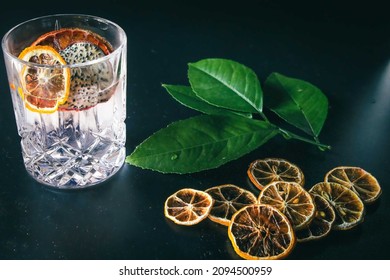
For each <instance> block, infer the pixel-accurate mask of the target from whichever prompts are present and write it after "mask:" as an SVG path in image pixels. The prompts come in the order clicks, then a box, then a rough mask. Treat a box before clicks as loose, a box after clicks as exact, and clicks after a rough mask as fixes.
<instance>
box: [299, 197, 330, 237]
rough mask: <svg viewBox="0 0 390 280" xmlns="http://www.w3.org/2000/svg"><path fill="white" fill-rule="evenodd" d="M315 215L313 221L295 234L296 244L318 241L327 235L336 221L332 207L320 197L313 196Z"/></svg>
mask: <svg viewBox="0 0 390 280" xmlns="http://www.w3.org/2000/svg"><path fill="white" fill-rule="evenodd" d="M313 198H314V204H315V205H316V213H315V215H314V219H313V220H312V221H311V222H310V223H309V225H307V226H306V227H304V228H303V229H301V230H297V231H296V232H295V234H296V237H297V240H298V242H306V241H310V240H316V239H320V238H322V237H324V236H326V235H328V234H329V232H330V231H331V229H332V225H333V223H334V221H335V219H336V214H335V212H334V209H333V207H332V205H331V204H330V203H329V202H328V201H327V200H326V199H325V198H323V197H322V196H319V195H318V194H313Z"/></svg>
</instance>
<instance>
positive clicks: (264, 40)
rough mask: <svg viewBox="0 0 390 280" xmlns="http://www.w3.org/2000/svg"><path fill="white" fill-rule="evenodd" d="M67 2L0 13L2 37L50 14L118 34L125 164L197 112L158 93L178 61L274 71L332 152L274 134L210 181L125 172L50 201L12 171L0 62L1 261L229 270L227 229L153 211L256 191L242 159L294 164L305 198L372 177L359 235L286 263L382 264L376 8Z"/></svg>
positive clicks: (309, 247)
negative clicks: (113, 25) (310, 103)
mask: <svg viewBox="0 0 390 280" xmlns="http://www.w3.org/2000/svg"><path fill="white" fill-rule="evenodd" d="M78 2H80V3H77V4H76V3H73V2H72V1H67V5H66V6H61V5H56V4H53V3H54V1H45V0H43V1H40V2H39V3H40V5H32V6H26V5H22V4H21V3H20V5H14V8H12V9H5V8H2V10H1V11H0V15H1V17H0V18H1V26H0V31H1V34H4V33H5V32H6V31H7V30H8V29H10V28H11V27H12V26H14V25H15V24H17V23H19V22H21V21H24V20H27V19H29V18H32V17H36V16H41V15H45V14H50V13H86V14H94V15H97V16H101V17H105V18H108V19H110V20H112V21H114V22H117V23H118V24H120V25H121V26H122V27H123V28H124V29H125V31H126V33H127V35H128V95H127V96H128V104H127V109H128V112H127V120H126V123H127V131H128V132H127V137H128V140H127V144H126V147H127V151H128V153H130V152H131V151H132V150H133V149H134V147H135V146H136V145H137V144H139V143H140V142H141V141H142V140H144V139H145V138H146V137H148V136H149V135H150V134H151V133H153V132H155V131H156V130H158V129H160V128H162V127H164V126H166V125H168V124H169V123H170V122H172V121H174V120H179V119H183V118H186V117H189V116H193V115H195V114H196V112H194V111H191V110H190V109H187V108H185V107H183V106H181V105H180V104H178V103H177V102H176V101H174V100H173V99H172V98H171V97H170V96H169V95H168V94H167V93H166V92H165V91H164V89H163V88H162V87H161V83H170V84H187V78H186V71H187V63H188V62H195V61H197V60H200V59H203V58H208V57H221V58H229V59H233V60H236V61H238V62H241V63H243V64H245V65H247V66H248V67H250V68H252V69H253V70H254V71H255V72H256V73H257V74H258V76H259V78H260V80H261V81H262V82H263V81H264V80H265V78H266V77H267V75H268V74H269V73H271V72H272V71H277V72H280V73H283V74H285V75H289V76H292V77H296V78H301V79H304V80H307V81H310V82H311V83H313V84H315V85H317V86H318V87H319V88H321V89H322V90H323V91H324V92H325V94H326V95H327V96H328V98H329V103H330V109H329V116H328V119H327V121H326V123H325V126H324V128H323V131H322V133H321V135H320V138H321V140H322V142H324V143H326V144H329V145H331V146H332V150H331V151H327V152H321V151H320V150H318V149H317V148H316V147H314V146H311V145H308V144H305V143H302V142H297V141H287V140H285V139H283V138H281V137H278V138H275V139H273V140H271V141H270V142H268V143H267V144H266V145H264V146H263V147H261V148H259V149H258V150H256V151H254V152H252V153H250V154H248V155H246V156H244V157H243V158H241V159H239V160H236V161H233V162H231V163H229V164H226V165H224V166H222V167H220V168H218V169H215V170H210V171H205V172H200V173H196V174H190V175H164V174H160V173H156V172H152V171H148V170H141V169H139V168H136V167H133V166H128V165H124V166H123V168H122V169H121V170H120V171H119V173H117V175H115V176H114V177H113V178H112V179H110V180H109V181H107V182H105V183H103V184H101V185H99V186H97V187H95V188H92V189H88V190H84V191H78V192H63V191H54V190H52V189H48V188H47V187H44V186H42V185H40V184H38V183H36V182H35V181H34V180H33V179H32V178H30V177H29V176H28V175H27V173H26V171H25V170H24V166H23V162H22V157H21V152H20V146H19V136H18V135H17V131H16V125H15V118H14V114H13V110H12V104H11V98H10V95H9V89H8V82H7V78H6V73H5V66H4V63H3V60H1V64H2V65H1V67H0V69H1V71H0V81H1V83H0V85H1V96H2V100H1V102H0V111H1V112H0V127H1V138H0V139H1V140H0V141H1V143H0V258H1V259H238V257H237V256H236V255H235V253H234V252H233V249H232V247H231V245H230V242H229V240H228V237H227V232H226V228H225V227H222V226H219V225H216V224H214V223H212V222H211V221H209V220H206V221H204V222H202V223H201V224H199V225H197V226H193V227H180V226H177V225H174V224H173V223H171V222H170V221H168V220H166V219H165V218H164V214H163V204H164V201H165V199H166V198H167V196H169V195H170V194H171V193H173V192H175V191H177V190H178V189H180V188H182V187H192V188H197V189H207V188H209V187H211V186H214V185H218V184H225V183H233V184H237V185H239V186H242V187H245V188H248V189H250V190H253V191H254V192H255V193H256V194H257V191H256V190H255V189H253V188H252V187H251V186H250V185H249V183H248V182H247V179H246V169H247V166H248V165H249V163H250V162H251V161H252V160H254V159H257V158H264V157H282V158H286V159H288V160H291V161H293V162H295V163H296V164H298V165H299V166H300V167H301V168H302V170H303V171H304V173H305V175H306V187H307V188H310V187H311V186H312V185H313V184H315V183H317V182H319V181H321V180H323V177H324V175H325V173H326V172H327V171H328V170H330V169H331V168H333V167H335V166H339V165H351V166H360V167H362V168H364V169H366V170H367V171H369V172H371V173H372V174H373V175H374V176H376V178H377V179H378V180H379V182H380V183H381V186H382V189H383V194H382V196H381V198H380V199H379V201H377V202H376V203H375V204H373V205H370V206H368V207H367V214H366V218H365V221H364V223H363V224H361V225H360V226H358V227H357V228H355V229H353V230H349V231H345V232H332V233H331V234H330V235H329V236H328V237H326V238H324V239H323V240H320V241H318V242H309V243H305V244H297V246H296V248H295V249H294V251H293V253H292V254H291V255H290V256H289V259H387V258H388V248H390V241H389V238H388V235H389V231H390V226H389V217H390V214H389V213H390V207H389V205H390V204H389V200H390V192H389V191H388V188H389V185H390V179H389V176H390V160H389V156H390V145H389V139H390V125H389V117H390V36H389V34H390V32H389V31H390V23H389V19H388V17H387V15H386V12H385V11H386V9H384V8H383V7H379V6H374V5H373V6H367V5H366V6H359V5H358V4H356V3H355V4H353V5H352V4H351V5H350V4H347V3H344V4H336V3H335V4H329V3H328V4H323V3H311V2H310V1H303V2H299V1H298V2H294V4H291V3H289V2H287V1H286V3H283V2H282V1H239V2H236V3H228V2H225V3H223V2H222V1H221V2H213V1H200V2H197V3H185V1H182V2H180V1H177V3H173V2H170V1H168V2H164V3H161V2H160V1H156V2H153V1H143V2H142V1H139V2H141V3H139V2H135V1H128V3H126V1H120V0H113V1H106V2H105V4H100V3H99V2H96V1H92V2H90V1H86V2H82V1H78ZM108 2H109V3H108ZM194 2H196V1H194ZM312 2H315V1H312ZM29 3H32V2H29ZM107 3H108V4H107ZM366 4H367V3H366ZM368 5H369V4H368Z"/></svg>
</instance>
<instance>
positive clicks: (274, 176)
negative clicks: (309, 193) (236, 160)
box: [247, 158, 305, 190]
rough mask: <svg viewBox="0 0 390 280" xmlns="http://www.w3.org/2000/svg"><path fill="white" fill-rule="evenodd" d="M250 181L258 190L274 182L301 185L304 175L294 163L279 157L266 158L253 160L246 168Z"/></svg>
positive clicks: (303, 181) (303, 182)
mask: <svg viewBox="0 0 390 280" xmlns="http://www.w3.org/2000/svg"><path fill="white" fill-rule="evenodd" d="M247 174H248V177H249V179H250V181H251V182H252V183H253V184H254V185H255V186H256V187H257V188H258V189H260V190H262V189H263V188H264V187H265V186H266V185H268V184H270V183H272V182H276V181H284V182H295V183H298V184H300V185H301V186H303V185H304V184H305V176H304V175H303V172H302V170H301V169H300V168H299V167H298V166H296V165H295V164H293V163H291V162H289V161H287V160H285V159H280V158H266V159H259V160H255V161H253V162H252V163H251V164H250V165H249V168H248V170H247Z"/></svg>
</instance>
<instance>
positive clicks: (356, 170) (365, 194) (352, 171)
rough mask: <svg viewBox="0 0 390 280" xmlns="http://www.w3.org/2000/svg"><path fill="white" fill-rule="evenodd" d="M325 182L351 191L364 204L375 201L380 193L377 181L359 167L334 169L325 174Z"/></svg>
mask: <svg viewBox="0 0 390 280" xmlns="http://www.w3.org/2000/svg"><path fill="white" fill-rule="evenodd" d="M325 181H326V182H334V183H339V184H341V185H343V186H345V187H347V188H349V189H351V190H352V191H354V192H355V193H356V194H357V195H359V197H360V198H361V199H362V200H363V202H364V203H366V204H369V203H372V202H374V201H375V200H377V199H378V197H379V196H380V195H381V193H382V190H381V187H380V185H379V183H378V181H377V179H376V178H375V177H374V176H372V175H371V174H370V173H368V172H367V171H365V170H364V169H362V168H360V167H351V166H339V167H336V168H334V169H332V170H331V171H329V172H328V173H327V174H326V176H325Z"/></svg>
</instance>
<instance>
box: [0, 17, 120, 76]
mask: <svg viewBox="0 0 390 280" xmlns="http://www.w3.org/2000/svg"><path fill="white" fill-rule="evenodd" d="M66 16H76V17H85V18H91V19H95V20H98V21H102V22H106V23H108V24H110V25H112V26H114V27H115V28H116V29H117V30H118V31H119V33H120V34H121V41H120V45H119V46H118V47H117V48H116V49H114V50H113V51H112V52H111V53H109V54H107V55H105V56H102V57H99V58H97V59H93V60H90V61H86V62H82V63H75V64H63V65H62V64H61V65H45V64H40V63H34V62H29V61H25V60H22V59H20V58H18V57H17V56H15V55H14V54H12V53H11V52H10V51H9V48H8V46H7V47H6V40H7V38H8V37H9V36H10V34H11V33H12V32H13V31H14V30H16V29H17V28H19V27H20V26H22V25H25V24H27V23H29V22H32V21H37V20H41V19H45V18H49V17H66ZM126 44H127V36H126V32H125V31H124V30H123V28H122V27H121V26H119V25H118V24H117V23H115V22H113V21H111V20H108V19H106V18H102V17H99V16H94V15H89V14H76V13H75V14H51V15H45V16H39V17H35V18H31V19H28V20H25V21H23V22H21V23H19V24H17V25H15V26H14V27H12V28H11V29H9V30H8V31H7V32H6V33H5V34H4V36H3V38H2V40H1V47H2V49H3V53H4V54H5V55H6V56H8V57H9V58H10V59H12V60H15V61H18V62H19V63H21V64H23V65H25V66H29V67H35V68H49V69H58V68H61V69H62V68H80V67H86V66H91V65H94V64H98V63H102V62H104V61H106V60H109V59H110V58H111V57H114V56H117V55H118V53H120V52H121V51H122V49H123V48H124V47H125V46H126Z"/></svg>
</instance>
